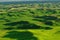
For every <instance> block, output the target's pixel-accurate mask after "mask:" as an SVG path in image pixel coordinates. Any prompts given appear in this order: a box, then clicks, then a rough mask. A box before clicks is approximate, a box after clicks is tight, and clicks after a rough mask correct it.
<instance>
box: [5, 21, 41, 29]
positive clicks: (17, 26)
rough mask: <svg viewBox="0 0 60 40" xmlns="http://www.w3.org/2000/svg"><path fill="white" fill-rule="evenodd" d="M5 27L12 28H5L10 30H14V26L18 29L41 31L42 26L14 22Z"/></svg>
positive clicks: (25, 22) (26, 22)
mask: <svg viewBox="0 0 60 40" xmlns="http://www.w3.org/2000/svg"><path fill="white" fill-rule="evenodd" d="M4 25H6V26H11V27H8V28H5V29H9V30H11V29H14V27H13V26H16V29H40V26H38V25H35V24H31V23H29V22H28V21H20V22H12V23H7V24H4Z"/></svg>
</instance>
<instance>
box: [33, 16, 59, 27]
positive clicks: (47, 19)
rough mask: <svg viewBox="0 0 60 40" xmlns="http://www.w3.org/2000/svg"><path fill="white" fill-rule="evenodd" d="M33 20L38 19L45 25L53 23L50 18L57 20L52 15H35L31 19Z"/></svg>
mask: <svg viewBox="0 0 60 40" xmlns="http://www.w3.org/2000/svg"><path fill="white" fill-rule="evenodd" d="M33 20H35V21H40V22H43V23H44V24H46V25H50V26H52V25H53V24H54V23H53V22H52V20H54V21H56V20H58V18H57V17H54V16H36V17H35V19H33Z"/></svg>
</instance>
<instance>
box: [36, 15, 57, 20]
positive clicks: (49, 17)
mask: <svg viewBox="0 0 60 40" xmlns="http://www.w3.org/2000/svg"><path fill="white" fill-rule="evenodd" d="M35 18H42V19H45V20H57V19H58V18H57V17H54V16H36V17H35Z"/></svg>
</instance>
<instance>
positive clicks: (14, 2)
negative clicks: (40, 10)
mask: <svg viewBox="0 0 60 40" xmlns="http://www.w3.org/2000/svg"><path fill="white" fill-rule="evenodd" d="M57 2H60V1H12V2H0V4H30V3H57Z"/></svg>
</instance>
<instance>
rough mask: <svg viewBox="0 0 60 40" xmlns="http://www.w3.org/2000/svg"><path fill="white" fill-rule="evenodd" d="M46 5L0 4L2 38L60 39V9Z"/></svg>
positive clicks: (4, 39) (9, 39)
mask: <svg viewBox="0 0 60 40" xmlns="http://www.w3.org/2000/svg"><path fill="white" fill-rule="evenodd" d="M45 5H47V4H45ZM45 5H44V7H43V6H42V5H38V4H34V5H32V6H31V5H28V4H25V5H20V4H18V5H14V4H10V5H0V40H60V9H58V7H57V6H56V7H57V8H52V7H54V6H53V5H52V6H50V8H51V9H50V8H49V9H47V7H46V6H45ZM41 6H42V7H43V8H40V7H41Z"/></svg>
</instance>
